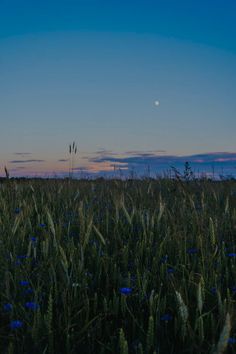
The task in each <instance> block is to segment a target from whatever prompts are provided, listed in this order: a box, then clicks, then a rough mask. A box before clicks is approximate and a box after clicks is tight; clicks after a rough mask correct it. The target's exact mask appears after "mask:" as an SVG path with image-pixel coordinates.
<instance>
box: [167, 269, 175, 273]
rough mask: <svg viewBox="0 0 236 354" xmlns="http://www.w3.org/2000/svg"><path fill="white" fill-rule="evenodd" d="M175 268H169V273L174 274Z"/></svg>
mask: <svg viewBox="0 0 236 354" xmlns="http://www.w3.org/2000/svg"><path fill="white" fill-rule="evenodd" d="M174 271H175V270H174V268H167V273H168V274H173V273H174Z"/></svg>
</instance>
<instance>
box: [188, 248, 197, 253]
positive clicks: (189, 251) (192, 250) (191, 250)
mask: <svg viewBox="0 0 236 354" xmlns="http://www.w3.org/2000/svg"><path fill="white" fill-rule="evenodd" d="M187 253H188V254H196V253H198V249H197V248H189V249H188V250H187Z"/></svg>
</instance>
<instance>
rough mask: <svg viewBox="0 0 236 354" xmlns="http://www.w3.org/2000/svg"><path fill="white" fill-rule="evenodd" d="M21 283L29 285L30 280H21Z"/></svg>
mask: <svg viewBox="0 0 236 354" xmlns="http://www.w3.org/2000/svg"><path fill="white" fill-rule="evenodd" d="M19 284H20V285H22V286H28V285H29V282H28V280H21V281H20V282H19Z"/></svg>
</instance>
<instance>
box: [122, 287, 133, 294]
mask: <svg viewBox="0 0 236 354" xmlns="http://www.w3.org/2000/svg"><path fill="white" fill-rule="evenodd" d="M120 293H121V294H124V295H129V294H131V293H132V289H131V288H120Z"/></svg>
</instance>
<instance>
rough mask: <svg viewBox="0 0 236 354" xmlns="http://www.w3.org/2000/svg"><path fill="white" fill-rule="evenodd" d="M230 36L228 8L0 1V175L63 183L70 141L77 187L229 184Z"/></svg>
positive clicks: (234, 33)
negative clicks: (191, 180) (189, 171)
mask: <svg viewBox="0 0 236 354" xmlns="http://www.w3.org/2000/svg"><path fill="white" fill-rule="evenodd" d="M235 38H236V2H235V1H234V0H227V1H225V0H224V1H223V0H222V1H221V0H215V1H213V0H204V1H203V0H198V1H193V0H183V1H181V0H179V1H176V0H156V1H154V0H135V1H133V0H132V1H131V0H126V1H123V0H119V1H115V0H109V1H108V0H57V1H54V0H40V1H38V0H35V1H28V0H21V1H19V0H0V175H1V176H4V166H6V167H7V169H8V170H9V172H10V176H59V177H60V176H67V175H68V173H69V168H70V166H71V161H70V158H71V157H72V155H70V154H69V144H70V143H72V141H75V142H76V144H77V146H78V151H77V154H76V155H75V156H74V162H73V166H72V167H73V171H74V172H73V173H74V176H78V177H79V176H81V175H82V174H87V175H95V176H97V175H100V174H101V175H107V176H113V175H114V174H117V173H120V174H122V173H123V174H129V173H130V172H131V171H135V173H137V174H139V175H144V174H145V173H148V171H150V170H151V172H152V173H154V174H157V173H160V172H161V171H168V170H169V169H170V168H171V166H175V167H176V168H179V169H182V168H183V166H184V163H185V162H186V161H189V162H190V163H191V164H192V167H193V169H194V171H195V172H196V173H201V172H205V173H207V174H212V173H218V174H220V173H221V174H226V175H235V176H236V169H235V167H236V139H235V134H234V132H235V130H236V119H235V118H236V117H235V112H236V99H235V98H236V97H235V96H236V40H235ZM156 101H158V102H159V105H156V104H155V102H156ZM118 171H119V172H118Z"/></svg>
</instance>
